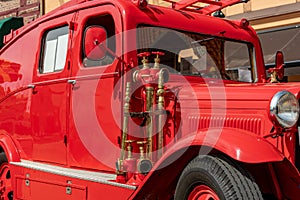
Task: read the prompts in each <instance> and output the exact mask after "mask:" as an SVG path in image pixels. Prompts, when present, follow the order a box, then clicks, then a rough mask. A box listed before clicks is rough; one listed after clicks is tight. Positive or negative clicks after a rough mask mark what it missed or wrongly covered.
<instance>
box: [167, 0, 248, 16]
mask: <svg viewBox="0 0 300 200" xmlns="http://www.w3.org/2000/svg"><path fill="white" fill-rule="evenodd" d="M163 1H165V2H168V3H171V4H172V8H173V9H175V10H185V11H192V12H197V13H200V14H203V15H211V14H212V13H214V12H216V11H218V10H221V9H223V8H226V7H228V6H232V5H234V4H238V3H247V2H248V1H249V0H180V1H175V0H163ZM197 3H204V4H206V5H205V6H199V5H197Z"/></svg>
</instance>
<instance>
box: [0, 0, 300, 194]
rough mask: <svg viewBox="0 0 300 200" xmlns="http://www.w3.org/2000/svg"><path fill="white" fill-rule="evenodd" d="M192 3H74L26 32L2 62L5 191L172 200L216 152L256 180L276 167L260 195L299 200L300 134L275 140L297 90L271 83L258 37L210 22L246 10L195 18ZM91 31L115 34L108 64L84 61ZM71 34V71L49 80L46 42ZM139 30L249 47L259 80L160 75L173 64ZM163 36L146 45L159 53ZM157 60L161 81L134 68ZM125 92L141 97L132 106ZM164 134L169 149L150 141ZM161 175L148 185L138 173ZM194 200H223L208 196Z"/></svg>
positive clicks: (213, 5) (201, 190) (161, 141)
mask: <svg viewBox="0 0 300 200" xmlns="http://www.w3.org/2000/svg"><path fill="white" fill-rule="evenodd" d="M194 2H196V1H181V2H178V3H176V4H175V10H174V9H170V8H163V7H158V6H152V5H147V6H145V7H144V8H143V9H140V7H139V6H137V5H136V4H135V3H133V2H131V1H128V0H119V1H115V0H113V1H108V0H97V1H75V0H74V1H70V2H68V3H66V4H65V5H64V6H62V7H60V8H58V9H56V10H55V11H53V12H50V13H49V14H47V15H45V16H43V17H41V18H40V19H39V20H37V21H36V22H33V23H31V24H29V25H27V26H26V27H24V28H22V29H21V30H19V31H17V32H16V33H17V35H16V36H14V37H13V38H12V39H11V40H10V41H9V43H8V44H7V45H6V46H5V47H4V48H3V49H1V50H0V66H1V70H0V77H1V78H0V133H1V134H0V146H1V148H0V150H3V151H4V152H5V153H6V158H7V160H8V162H9V163H8V164H5V165H3V167H2V168H1V169H2V172H3V173H2V175H3V176H1V180H5V176H6V175H5V174H8V173H10V174H11V180H12V182H10V181H6V184H5V185H4V186H3V187H6V188H12V190H13V192H14V197H15V198H16V199H54V198H57V199H99V197H100V198H105V199H141V198H148V199H157V198H160V199H164V198H165V199H170V198H172V197H173V194H174V190H175V188H176V184H177V178H176V177H179V175H180V174H181V172H182V171H183V169H184V167H185V166H186V165H187V163H188V162H189V161H190V160H191V159H193V156H196V155H197V154H198V153H199V152H200V153H201V151H199V149H201V148H204V149H206V148H209V149H210V150H211V151H210V152H208V153H211V154H212V155H216V154H222V155H223V156H227V157H228V158H230V159H232V160H234V162H237V163H240V164H242V165H243V166H244V165H246V166H247V169H249V171H250V172H251V173H253V175H254V176H255V175H256V172H260V171H258V168H259V169H260V168H263V167H261V166H264V165H265V164H264V163H268V164H267V165H269V164H272V166H273V168H272V171H271V170H269V168H268V167H266V168H267V169H266V171H264V172H266V173H271V175H272V176H271V178H270V180H260V179H259V177H255V178H256V179H257V180H259V183H258V184H259V185H262V186H265V185H268V186H269V188H267V189H265V188H264V187H262V190H263V191H262V192H269V191H271V193H272V194H274V195H277V196H281V195H282V196H283V197H288V198H290V199H296V198H297V197H298V196H299V190H297V189H295V188H297V184H300V179H299V172H298V171H297V169H296V167H295V165H296V161H295V160H296V158H297V152H296V151H295V149H296V145H297V142H298V141H297V136H296V134H297V130H296V127H293V128H290V129H288V130H285V131H284V132H280V133H277V134H278V135H275V136H274V135H270V134H271V132H272V131H271V130H272V127H273V124H272V122H271V120H270V118H269V107H270V101H271V99H272V97H273V95H274V94H276V93H277V92H278V91H280V90H283V89H284V90H288V91H290V92H291V93H293V94H294V95H295V96H296V97H297V98H298V99H299V94H300V93H299V86H300V84H299V83H272V84H271V83H266V81H267V80H266V74H265V69H264V63H263V57H262V52H261V47H260V43H259V40H258V38H257V36H256V35H255V32H254V31H253V29H252V28H251V27H245V26H242V25H241V24H240V22H236V21H229V20H222V19H218V18H213V17H211V16H207V15H209V14H211V13H212V12H213V11H215V10H216V9H217V8H218V9H220V8H222V7H224V6H228V5H231V4H233V3H236V2H240V1H229V0H228V1H219V2H215V1H201V2H202V3H209V4H210V6H208V7H207V8H203V9H200V11H201V10H202V11H201V12H200V11H199V12H198V13H197V12H189V11H187V10H186V8H187V7H188V6H191V5H192V4H193V3H194ZM197 2H200V1H197ZM176 9H180V10H182V9H183V10H184V12H178V11H177V10H176ZM200 13H202V14H200ZM102 17H103V18H102ZM172 19H176V21H175V20H172ZM105 22H109V23H108V24H105ZM101 23H102V24H101ZM93 25H97V26H102V27H104V28H106V29H107V31H108V36H109V37H111V36H116V37H115V38H113V39H112V40H108V41H107V42H104V43H103V46H104V48H102V50H101V52H105V53H106V51H105V48H110V50H107V52H108V54H114V55H110V58H111V60H109V61H107V62H106V63H105V62H103V63H102V60H92V61H90V63H89V62H87V61H86V60H85V55H84V54H85V52H84V50H83V49H84V38H85V37H84V36H85V33H86V32H85V29H86V27H89V26H93ZM212 25H213V26H212ZM62 26H69V30H68V31H69V32H68V36H67V40H68V43H67V46H66V47H65V48H66V62H65V65H64V66H62V70H57V71H55V70H54V71H53V72H52V73H41V66H42V61H44V59H45V58H44V57H45V54H43V53H44V51H46V49H45V46H46V45H45V40H46V38H45V35H46V34H47V33H49V30H54V29H56V28H58V27H62ZM140 26H146V27H147V28H148V27H163V28H164V30H176V31H178V32H180V34H181V35H184V34H186V33H188V34H189V35H193V34H194V33H201V34H203V35H205V36H210V37H209V38H206V40H207V41H209V40H213V39H220V38H221V39H220V40H221V41H222V40H224V41H225V40H228V41H240V42H242V43H244V42H246V43H247V44H251V45H250V46H253V48H254V49H255V55H254V53H253V56H255V58H253V60H252V62H253V66H254V67H256V69H255V70H254V71H255V73H256V79H255V80H254V81H253V83H246V82H239V81H232V80H214V79H211V78H207V79H205V78H202V77H199V76H190V75H189V76H188V75H186V76H182V75H180V74H178V73H177V74H176V73H173V72H172V71H171V70H172V69H169V70H170V72H168V73H167V71H160V69H161V68H159V62H160V61H161V62H162V64H165V62H166V60H164V59H166V58H168V52H167V51H165V52H162V53H160V52H161V51H162V50H161V49H159V48H157V49H156V48H155V49H151V48H149V49H147V48H145V49H144V48H143V47H140V46H139V45H140V44H139V42H140V41H139V40H140V37H139V34H140V32H139V30H136V28H137V27H140ZM159 31H160V30H157V31H156V32H159ZM145 35H147V34H145ZM154 36H155V34H150V36H148V37H144V38H143V41H148V42H149V43H150V42H151V41H152V40H153V38H155V37H154ZM56 37H57V36H53V35H52V38H51V37H50V39H49V40H50V42H49V43H48V44H47V45H49V44H50V45H51V44H53V40H55V41H56V40H62V39H63V38H64V37H57V38H56ZM152 37H153V38H152ZM89 38H93V37H89ZM161 38H164V39H163V40H161V41H160V42H159V44H164V42H165V41H168V42H169V43H168V44H169V45H172V43H175V42H178V41H172V40H171V39H170V36H168V34H165V35H164V34H163V35H161ZM170 40H171V41H170ZM111 41H113V42H111ZM51 42H52V43H51ZM90 42H93V41H90ZM91 44H94V43H91ZM109 45H111V46H109ZM215 46H218V45H217V44H215ZM25 47H30V48H26V49H24V48H25ZM139 48H140V49H139ZM174 48H175V47H174ZM146 50H147V51H149V52H154V54H155V55H152V54H146V53H145V52H146ZM171 50H172V49H171ZM156 54H159V55H160V59H158V58H156V59H158V60H156V61H155V64H156V65H157V66H158V68H157V69H156V68H149V69H147V68H146V69H144V68H143V69H141V67H137V65H138V63H141V58H140V57H139V56H138V55H142V57H148V59H149V60H150V61H149V62H150V64H149V65H150V66H152V65H153V58H154V57H156ZM163 54H164V55H163ZM151 56H152V57H151ZM198 56H199V55H198ZM102 57H103V56H101V58H102ZM93 58H97V56H96V57H93ZM175 61H176V60H175ZM95 63H96V64H95ZM169 63H170V62H169ZM169 67H172V66H169ZM224 70H225V69H224ZM164 73H165V74H164ZM133 74H135V75H136V76H135V78H133ZM166 74H168V76H169V77H168V78H169V80H166V79H165V75H166ZM128 82H130V83H131V88H129V89H128V90H130V89H132V90H133V92H132V94H131V93H130V92H129V94H128V95H127V96H126V85H127V83H128ZM149 94H150V96H149ZM126 103H128V104H129V105H130V107H129V108H128V110H126V106H127V105H126ZM152 110H154V111H153V112H152ZM149 119H151V120H149ZM149 123H151V124H152V125H153V126H152V127H150V128H149V126H148V125H149ZM159 128H161V129H162V130H159V131H157V132H159V134H161V133H162V137H161V136H158V135H159V134H156V133H155V134H153V133H154V132H155V131H153V130H156V129H159ZM160 131H161V132H160ZM124 132H126V133H127V134H128V135H124ZM124 138H125V140H123V139H124ZM132 140H134V141H138V142H139V143H137V142H134V141H132ZM150 142H152V144H151V146H150V145H149V143H150ZM160 145H163V148H160ZM122 147H124V149H121V148H122ZM150 147H151V148H152V151H150V152H149V151H148V149H150ZM122 152H123V153H124V157H125V159H124V160H122V159H121V160H120V157H121V156H120V155H121V154H122ZM161 155H162V157H161ZM121 158H122V157H121ZM142 161H143V162H142ZM116 163H117V167H115V166H116ZM141 163H142V164H143V165H142V164H141ZM152 164H153V165H154V167H153V168H152V170H151V171H150V172H149V173H143V172H141V171H143V170H144V171H147V169H148V168H151V167H152ZM126 170H127V171H126ZM160 170H161V171H160ZM281 172H284V173H281ZM273 179H274V180H275V179H276V180H277V181H278V182H277V184H273V183H272V180H273ZM286 183H288V184H289V185H291V187H292V188H293V191H289V189H288V188H287V187H286V186H284V185H285V184H286ZM272 187H273V188H275V189H276V190H275V191H274V190H272ZM270 188H271V189H270ZM5 195H6V196H7V194H5ZM190 198H191V199H199V198H200V199H202V198H203V199H205V198H214V199H218V197H217V195H216V193H215V191H213V190H212V189H211V188H207V187H204V186H199V187H198V188H196V189H195V190H194V191H193V192H192V193H191V194H190Z"/></svg>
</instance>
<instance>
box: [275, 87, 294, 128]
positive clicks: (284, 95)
mask: <svg viewBox="0 0 300 200" xmlns="http://www.w3.org/2000/svg"><path fill="white" fill-rule="evenodd" d="M270 116H271V120H272V121H273V123H274V124H276V125H280V126H282V127H283V128H291V127H292V126H294V125H295V124H296V123H297V121H298V117H299V103H298V100H297V98H296V97H295V96H294V95H293V94H292V93H290V92H288V91H280V92H277V93H276V94H275V95H274V96H273V98H272V100H271V103H270Z"/></svg>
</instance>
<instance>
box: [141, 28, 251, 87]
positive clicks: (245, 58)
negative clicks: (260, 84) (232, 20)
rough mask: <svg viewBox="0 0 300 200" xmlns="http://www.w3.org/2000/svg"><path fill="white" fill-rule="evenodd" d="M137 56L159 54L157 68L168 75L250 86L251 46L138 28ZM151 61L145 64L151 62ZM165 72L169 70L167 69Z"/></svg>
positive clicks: (223, 39) (208, 37) (195, 35)
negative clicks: (151, 53)
mask: <svg viewBox="0 0 300 200" xmlns="http://www.w3.org/2000/svg"><path fill="white" fill-rule="evenodd" d="M137 46H138V49H139V52H138V53H141V52H153V51H161V52H164V53H165V55H164V56H162V57H161V62H160V63H161V65H165V66H168V67H170V68H171V70H170V71H171V73H178V74H182V75H186V76H201V77H203V78H216V79H223V80H233V81H240V82H254V81H255V76H256V75H255V74H256V73H255V70H254V69H255V68H254V66H253V65H254V61H253V51H254V50H253V46H252V45H251V44H250V43H246V42H242V41H233V40H229V39H226V38H220V37H215V36H209V35H202V34H198V33H187V32H179V31H175V30H171V29H166V28H159V27H149V26H140V27H139V28H138V29H137ZM153 59H154V55H153V57H150V59H149V61H150V62H153ZM170 68H169V69H170Z"/></svg>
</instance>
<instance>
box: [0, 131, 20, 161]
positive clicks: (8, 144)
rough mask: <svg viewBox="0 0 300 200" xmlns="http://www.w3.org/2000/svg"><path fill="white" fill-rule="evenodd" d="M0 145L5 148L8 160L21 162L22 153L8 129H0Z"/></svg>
mask: <svg viewBox="0 0 300 200" xmlns="http://www.w3.org/2000/svg"><path fill="white" fill-rule="evenodd" d="M0 146H1V147H2V149H3V150H4V152H5V154H6V157H7V160H8V162H20V154H19V152H18V150H17V148H16V145H15V143H14V141H13V140H12V138H11V137H10V136H9V134H8V133H7V132H6V131H3V130H0Z"/></svg>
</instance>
